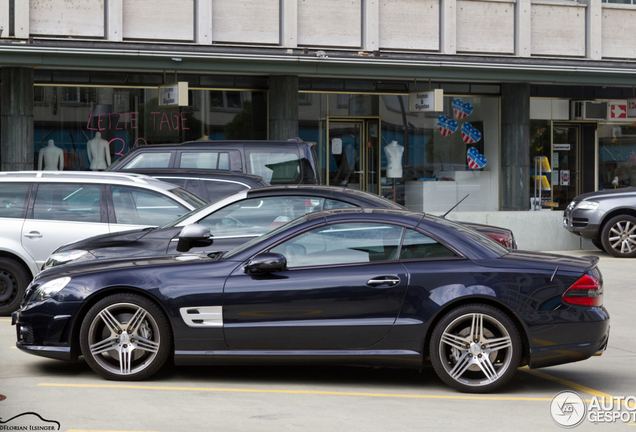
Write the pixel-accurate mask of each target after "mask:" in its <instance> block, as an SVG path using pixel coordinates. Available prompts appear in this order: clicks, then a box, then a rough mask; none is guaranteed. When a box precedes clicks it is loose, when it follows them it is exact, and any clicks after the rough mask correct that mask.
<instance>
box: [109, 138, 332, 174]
mask: <svg viewBox="0 0 636 432" xmlns="http://www.w3.org/2000/svg"><path fill="white" fill-rule="evenodd" d="M315 145H316V144H315V143H309V142H304V141H303V140H301V139H300V138H293V139H290V140H287V141H188V142H185V143H181V144H156V145H144V146H140V147H137V148H134V149H132V150H131V151H129V152H128V153H127V154H126V155H124V157H122V158H121V159H119V160H117V161H116V162H114V163H113V164H112V165H111V166H109V167H108V171H128V172H136V173H141V174H146V172H151V171H154V170H157V169H167V170H173V169H197V170H227V171H237V172H243V173H247V174H254V175H257V176H259V177H262V178H263V180H264V181H265V182H267V183H269V184H320V183H321V180H320V177H319V172H318V170H317V163H316V161H317V160H318V158H317V157H316V152H315V149H314V147H315Z"/></svg>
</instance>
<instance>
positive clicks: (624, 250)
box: [601, 215, 636, 258]
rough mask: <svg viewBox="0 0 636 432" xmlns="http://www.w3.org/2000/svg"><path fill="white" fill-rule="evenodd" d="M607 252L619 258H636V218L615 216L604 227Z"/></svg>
mask: <svg viewBox="0 0 636 432" xmlns="http://www.w3.org/2000/svg"><path fill="white" fill-rule="evenodd" d="M601 240H602V241H603V248H604V249H605V251H606V252H607V253H608V254H610V255H612V256H615V257H619V258H634V257H636V217H634V216H630V215H619V216H615V217H613V218H612V219H610V220H609V221H607V223H606V224H605V226H604V227H603V232H602V233H601Z"/></svg>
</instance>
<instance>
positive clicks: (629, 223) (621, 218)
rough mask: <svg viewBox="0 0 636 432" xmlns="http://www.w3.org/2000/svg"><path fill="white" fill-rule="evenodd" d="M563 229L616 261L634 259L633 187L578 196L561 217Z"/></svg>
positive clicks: (635, 220)
mask: <svg viewBox="0 0 636 432" xmlns="http://www.w3.org/2000/svg"><path fill="white" fill-rule="evenodd" d="M563 226H564V227H565V228H566V229H567V230H568V231H570V232H572V233H574V234H577V235H580V236H581V237H583V238H586V239H589V240H591V241H592V243H593V244H594V246H596V247H597V248H599V249H601V250H605V251H606V252H607V253H608V254H610V255H613V256H615V257H619V258H636V187H629V188H621V189H609V190H603V191H598V192H590V193H585V194H582V195H579V196H577V197H576V198H574V200H572V202H571V203H570V204H569V205H568V206H567V208H566V209H565V212H564V213H563Z"/></svg>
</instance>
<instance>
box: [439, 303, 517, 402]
mask: <svg viewBox="0 0 636 432" xmlns="http://www.w3.org/2000/svg"><path fill="white" fill-rule="evenodd" d="M430 355H431V362H432V363H433V368H434V369H435V372H436V373H437V375H438V376H439V377H440V378H441V379H442V381H444V382H445V383H446V384H448V385H449V386H451V387H453V388H455V389H457V390H460V391H463V392H468V393H486V392H491V391H494V390H496V389H498V388H500V387H501V386H503V385H504V384H506V383H507V382H508V381H509V380H510V378H512V376H513V375H514V373H515V371H516V369H517V367H518V366H519V362H520V360H521V337H520V336H519V331H518V330H517V327H516V326H515V324H514V323H513V322H512V321H511V320H510V318H508V316H507V315H506V314H504V313H503V312H501V311H500V310H499V309H497V308H494V307H492V306H489V305H483V304H469V305H464V306H460V307H458V308H456V309H453V310H452V311H450V312H449V313H448V314H446V315H445V316H444V317H443V318H442V319H441V320H440V322H439V323H438V324H437V325H436V326H435V329H434V330H433V334H432V337H431V342H430Z"/></svg>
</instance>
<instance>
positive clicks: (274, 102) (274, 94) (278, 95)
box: [269, 76, 298, 140]
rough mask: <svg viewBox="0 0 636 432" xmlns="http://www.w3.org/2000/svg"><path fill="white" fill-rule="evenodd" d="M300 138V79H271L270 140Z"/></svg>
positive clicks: (276, 77) (271, 77) (277, 77)
mask: <svg viewBox="0 0 636 432" xmlns="http://www.w3.org/2000/svg"><path fill="white" fill-rule="evenodd" d="M297 136H298V77H297V76H270V77H269V139H271V140H287V139H289V138H294V137H297Z"/></svg>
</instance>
